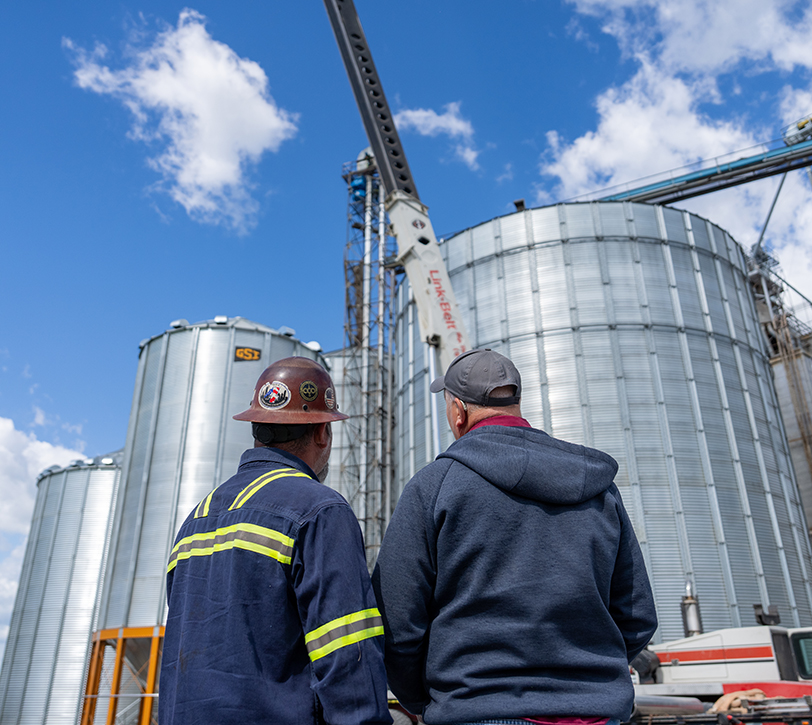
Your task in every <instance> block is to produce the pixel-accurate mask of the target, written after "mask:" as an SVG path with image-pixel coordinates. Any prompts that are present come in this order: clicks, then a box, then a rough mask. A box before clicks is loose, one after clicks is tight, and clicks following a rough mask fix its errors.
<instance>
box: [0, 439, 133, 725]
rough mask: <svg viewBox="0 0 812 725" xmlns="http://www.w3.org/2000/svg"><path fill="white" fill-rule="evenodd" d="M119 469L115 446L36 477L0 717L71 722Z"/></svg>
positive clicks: (0, 684)
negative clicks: (100, 453) (113, 448)
mask: <svg viewBox="0 0 812 725" xmlns="http://www.w3.org/2000/svg"><path fill="white" fill-rule="evenodd" d="M120 475H121V451H118V452H116V453H112V454H108V455H106V456H98V457H96V458H91V459H86V460H78V461H74V462H73V463H71V464H70V465H69V466H66V467H64V468H60V467H58V466H52V467H51V468H49V469H47V470H45V471H43V472H42V473H41V474H40V476H39V477H38V479H37V498H36V503H35V505H34V515H33V519H32V522H31V529H30V532H29V535H28V543H27V545H26V550H25V558H24V560H23V566H22V572H21V574H20V585H19V588H18V590H17V597H16V600H15V602H14V611H13V613H12V615H11V625H10V627H9V635H8V640H7V643H6V652H5V656H4V658H3V669H2V672H0V723H14V725H18V724H19V725H22V724H23V723H29V724H30V725H41V724H42V723H48V724H49V725H62V724H64V725H74V723H76V721H77V718H78V716H79V712H80V707H81V699H80V693H81V691H82V685H83V678H84V674H85V672H86V670H87V668H86V665H87V660H88V656H89V654H90V636H91V633H92V632H93V630H94V629H95V627H96V624H97V619H98V605H99V599H98V592H99V585H100V583H101V581H102V577H103V570H104V564H105V562H104V553H105V550H106V544H107V540H108V536H109V523H110V511H111V508H112V506H113V505H114V503H115V499H116V492H117V491H118V486H119V479H120Z"/></svg>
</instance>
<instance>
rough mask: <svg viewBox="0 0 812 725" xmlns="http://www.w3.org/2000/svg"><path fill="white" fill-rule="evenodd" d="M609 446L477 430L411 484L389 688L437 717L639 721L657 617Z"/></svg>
mask: <svg viewBox="0 0 812 725" xmlns="http://www.w3.org/2000/svg"><path fill="white" fill-rule="evenodd" d="M616 472H617V463H616V462H615V460H614V459H613V458H612V457H611V456H609V455H607V454H606V453H602V452H601V451H597V450H594V449H591V448H585V447H584V446H579V445H575V444H572V443H566V442H564V441H560V440H557V439H555V438H551V437H550V436H548V435H547V434H546V433H544V432H543V431H540V430H535V429H533V428H520V427H503V426H485V427H482V428H477V429H475V430H472V431H469V432H468V433H466V434H465V435H464V436H462V437H461V438H460V439H459V440H458V441H456V442H455V443H453V444H452V445H451V446H450V447H449V448H448V450H447V451H446V452H445V453H442V454H440V455H439V456H438V457H437V460H435V461H434V462H433V463H431V464H429V465H428V466H426V467H425V468H424V469H423V470H421V471H420V472H419V473H417V475H415V476H414V478H413V479H412V480H411V481H410V482H409V483H408V484H407V486H406V487H405V489H404V491H403V495H402V496H401V498H400V500H399V502H398V505H397V508H396V510H395V512H394V514H393V516H392V521H391V523H390V524H389V528H388V530H387V532H386V536H385V537H384V541H383V546H382V547H381V551H380V555H379V558H378V563H377V566H376V569H375V572H374V575H373V586H374V587H375V593H376V596H377V599H378V604H379V607H380V609H381V612H382V614H383V618H384V627H385V660H386V669H387V675H388V679H389V686H390V688H391V689H392V691H393V692H394V693H395V695H396V696H397V697H398V698H399V699H400V701H401V703H402V704H403V705H404V706H405V707H406V708H408V709H409V710H411V711H412V712H415V713H421V714H422V715H423V718H424V720H425V722H426V723H429V724H430V725H441V724H443V723H459V722H471V721H477V720H486V719H491V718H521V717H533V716H545V715H546V716H565V717H566V716H570V717H606V718H610V717H612V718H620V719H621V720H625V719H628V717H629V715H630V714H631V711H632V704H633V700H634V690H633V688H632V683H631V678H630V676H629V667H628V663H629V661H630V660H632V659H633V658H634V656H635V655H636V654H637V653H638V652H640V650H642V649H643V647H645V645H646V644H647V642H648V641H649V639H650V638H651V636H652V634H653V633H654V630H655V628H656V626H657V620H656V615H655V611H654V602H653V598H652V594H651V587H650V585H649V580H648V576H647V574H646V569H645V565H644V563H643V558H642V555H641V553H640V547H639V545H638V543H637V539H636V537H635V535H634V531H633V530H632V525H631V522H630V520H629V517H628V514H627V513H626V510H625V509H624V507H623V502H622V501H621V498H620V494H619V492H618V490H617V487H616V486H615V484H614V483H613V479H614V476H615V473H616Z"/></svg>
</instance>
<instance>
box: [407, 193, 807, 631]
mask: <svg viewBox="0 0 812 725" xmlns="http://www.w3.org/2000/svg"><path fill="white" fill-rule="evenodd" d="M442 249H443V254H444V256H445V259H446V263H447V265H448V268H449V272H450V275H451V280H452V282H453V285H454V290H455V292H456V295H457V299H458V301H459V303H460V306H461V309H462V311H463V315H464V316H465V318H466V319H465V322H466V326H467V328H468V330H469V331H470V333H471V335H472V338H473V340H472V342H473V343H474V344H475V345H476V346H478V347H490V348H493V349H495V350H499V351H501V352H503V353H504V354H506V355H508V356H509V357H510V358H511V359H512V360H513V361H514V362H515V363H516V365H517V367H518V368H519V370H520V371H521V373H522V376H523V381H524V395H523V401H522V403H523V411H524V414H525V417H527V418H528V419H529V420H530V422H531V423H532V424H533V425H534V426H536V427H540V428H542V429H544V430H546V431H547V432H548V433H550V434H551V435H553V436H556V437H558V438H563V439H565V440H570V441H574V442H578V443H584V444H586V445H589V446H594V447H596V448H600V449H602V450H605V451H607V452H609V453H610V454H611V455H613V456H614V457H615V458H616V459H617V460H618V462H619V464H620V470H619V473H618V476H617V484H618V486H619V488H620V491H621V493H622V495H623V498H624V501H625V503H626V506H627V508H628V511H629V514H630V516H631V518H632V521H633V522H634V526H635V529H636V531H637V535H638V537H639V539H640V543H641V546H642V548H643V553H644V556H645V560H646V564H647V566H648V570H649V574H650V575H651V579H652V584H653V587H654V593H655V597H656V602H657V608H658V613H659V617H660V623H661V625H660V630H659V631H658V634H657V635H656V640H657V641H661V640H670V639H674V638H678V637H681V636H683V626H682V619H681V612H680V599H681V596H682V595H683V593H684V588H685V582H686V580H691V582H692V584H693V587H694V592H696V593H697V595H698V598H699V601H700V604H701V608H702V619H703V623H704V626H705V629H706V630H712V629H717V628H722V627H730V626H739V625H749V624H754V623H755V619H754V611H753V605H754V604H762V605H764V606H765V607H766V606H767V605H768V604H775V605H777V607H778V611H779V613H780V615H781V617H782V623H784V624H786V625H789V626H792V625H795V626H798V625H812V589H811V588H810V580H809V575H810V572H811V571H812V560H810V549H809V541H808V539H807V536H806V525H805V521H804V515H803V510H802V507H801V505H800V500H799V495H798V487H797V485H796V481H795V477H794V473H793V469H792V466H791V464H790V459H789V450H788V446H787V440H786V437H785V434H784V432H783V429H782V426H781V422H780V414H779V410H778V406H777V403H776V395H775V389H774V385H773V380H772V375H771V372H770V365H769V361H768V359H767V357H766V356H765V353H764V349H763V342H762V337H761V333H760V330H759V324H758V320H757V317H756V314H755V310H754V305H753V300H752V297H751V293H750V291H749V287H748V284H747V279H746V264H745V259H744V256H743V253H742V251H741V248H740V247H739V245H738V244H736V242H735V241H734V240H733V239H731V237H730V236H729V235H728V234H727V233H726V232H725V231H724V230H722V229H720V228H719V227H717V226H715V225H713V224H711V223H710V222H708V221H706V220H704V219H702V218H700V217H698V216H695V215H693V214H689V213H687V212H682V211H678V210H676V209H671V208H667V207H658V206H650V205H645V204H633V203H597V202H596V203H584V204H563V205H558V206H553V207H546V208H540V209H531V210H527V211H523V212H517V213H515V214H510V215H508V216H504V217H501V218H497V219H494V220H492V221H489V222H486V223H484V224H480V225H478V226H476V227H472V228H471V229H468V230H466V231H464V232H461V233H460V234H456V235H454V236H453V237H451V238H449V239H447V240H446V241H445V242H444V243H443V244H442ZM396 310H397V333H396V340H397V343H396V344H397V355H398V359H397V362H396V370H395V375H396V385H395V388H396V394H397V409H396V420H397V431H396V461H397V471H398V483H399V486H401V487H402V486H403V484H404V483H405V482H406V481H407V480H408V478H409V476H410V475H412V474H413V473H414V472H415V471H416V470H418V469H419V468H420V467H422V466H423V465H425V463H426V462H427V461H428V460H430V459H431V458H432V457H433V454H432V452H431V448H432V446H431V437H430V434H429V426H428V424H427V421H428V401H429V392H428V383H429V381H428V378H427V367H428V366H427V365H426V345H425V343H424V342H422V341H421V340H420V337H419V332H418V330H417V324H416V319H415V318H416V315H415V310H414V304H413V303H412V302H411V300H410V291H409V287H408V284H405V283H404V284H403V285H402V286H401V288H400V290H399V292H398V295H397V302H396ZM442 413H443V402H442V400H440V420H441V422H442V420H443V416H442ZM450 440H451V438H450V431H448V430H447V426H446V425H445V423H443V442H442V447H443V448H444V447H445V446H447V445H448V443H449V442H450Z"/></svg>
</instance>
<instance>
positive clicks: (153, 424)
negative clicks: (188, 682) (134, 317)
mask: <svg viewBox="0 0 812 725" xmlns="http://www.w3.org/2000/svg"><path fill="white" fill-rule="evenodd" d="M168 348H169V334H168V333H164V334H163V336H162V337H161V357H160V359H159V361H158V377H157V384H156V386H155V393H154V398H153V402H152V415H151V417H150V421H149V435H148V436H147V445H146V448H145V452H146V455H145V457H144V470H143V472H142V474H141V489H140V490H139V492H138V493H139V498H138V511H137V512H136V515H135V526H134V527H133V548H132V555H131V556H130V566H129V569H128V571H127V591H126V595H125V597H124V613H123V614H124V616H123V620H124V621H123V622H122V623H121V625H120V626H123V627H124V626H127V625H128V624H129V621H130V609H131V607H132V595H133V588H134V586H135V570H136V566H137V565H138V554H139V552H140V550H141V530H142V527H143V525H144V509H145V508H146V504H147V488H148V485H149V479H150V477H151V474H152V471H151V469H152V456H153V454H154V448H155V434H156V432H157V429H158V413H159V411H160V407H161V406H160V400H161V396H162V394H163V387H164V374H165V372H166V358H167V351H168Z"/></svg>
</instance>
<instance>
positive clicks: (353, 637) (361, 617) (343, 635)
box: [305, 607, 383, 662]
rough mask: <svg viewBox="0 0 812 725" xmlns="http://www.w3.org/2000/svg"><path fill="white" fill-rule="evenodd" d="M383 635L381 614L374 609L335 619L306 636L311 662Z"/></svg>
mask: <svg viewBox="0 0 812 725" xmlns="http://www.w3.org/2000/svg"><path fill="white" fill-rule="evenodd" d="M382 634H383V620H382V618H381V613H380V612H379V611H378V610H377V609H376V608H375V607H373V608H372V609H364V610H362V611H360V612H354V613H353V614H348V615H346V616H344V617H339V618H338V619H334V620H332V621H331V622H327V624H324V625H322V626H321V627H319V628H318V629H314V630H313V631H312V632H308V633H307V634H306V635H305V646H306V647H307V652H308V655H309V656H310V659H311V661H313V662H315V661H316V660H318V659H321V658H322V657H324V656H325V655H328V654H330V653H331V652H335V650H337V649H341V647H346V646H347V645H348V644H353V643H355V642H360V641H361V640H364V639H368V638H370V637H377V636H378V635H382Z"/></svg>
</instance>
